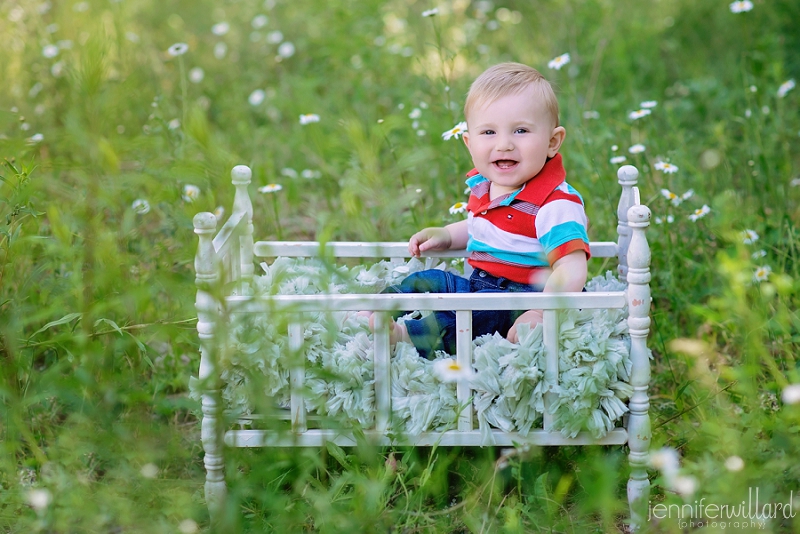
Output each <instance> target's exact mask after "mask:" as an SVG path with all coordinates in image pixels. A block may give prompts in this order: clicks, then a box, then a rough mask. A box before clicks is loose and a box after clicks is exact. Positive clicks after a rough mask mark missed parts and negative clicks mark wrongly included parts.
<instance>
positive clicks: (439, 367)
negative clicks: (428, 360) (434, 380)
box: [433, 358, 472, 382]
mask: <svg viewBox="0 0 800 534" xmlns="http://www.w3.org/2000/svg"><path fill="white" fill-rule="evenodd" d="M433 372H434V374H435V375H436V376H437V377H438V378H439V380H441V381H442V382H460V381H462V380H469V379H470V378H472V369H469V368H467V367H463V366H461V365H460V364H459V363H458V362H457V361H455V360H454V359H452V358H444V359H441V360H437V361H435V362H433Z"/></svg>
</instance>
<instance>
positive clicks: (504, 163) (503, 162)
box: [494, 159, 518, 169]
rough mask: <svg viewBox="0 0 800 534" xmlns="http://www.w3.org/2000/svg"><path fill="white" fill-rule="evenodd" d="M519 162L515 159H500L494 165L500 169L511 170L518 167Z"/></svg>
mask: <svg viewBox="0 0 800 534" xmlns="http://www.w3.org/2000/svg"><path fill="white" fill-rule="evenodd" d="M517 163H518V162H517V161H515V160H513V159H498V160H496V161H494V165H495V166H496V167H498V168H500V169H511V168H513V167H515V166H516V165H517Z"/></svg>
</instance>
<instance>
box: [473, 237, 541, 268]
mask: <svg viewBox="0 0 800 534" xmlns="http://www.w3.org/2000/svg"><path fill="white" fill-rule="evenodd" d="M467 251H468V252H486V253H487V254H491V255H492V256H494V257H495V258H497V259H498V260H502V261H507V262H510V263H515V264H517V265H525V266H529V267H549V266H550V264H549V263H548V262H547V258H546V257H545V256H544V255H542V254H537V253H527V254H519V253H514V252H508V251H507V250H500V249H497V248H494V247H492V246H490V245H487V244H486V243H483V242H481V241H478V240H477V239H475V238H474V237H470V238H469V241H468V242H467Z"/></svg>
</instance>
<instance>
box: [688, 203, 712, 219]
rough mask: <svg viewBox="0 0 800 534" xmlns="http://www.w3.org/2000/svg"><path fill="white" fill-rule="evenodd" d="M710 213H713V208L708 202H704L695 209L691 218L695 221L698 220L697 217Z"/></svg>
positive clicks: (700, 217)
mask: <svg viewBox="0 0 800 534" xmlns="http://www.w3.org/2000/svg"><path fill="white" fill-rule="evenodd" d="M709 213H711V208H709V207H708V206H707V205H706V204H703V207H702V208H698V209H696V210H694V213H692V214H691V215H689V219H691V220H692V221H693V222H697V219H702V218H703V217H705V216H706V215H708V214H709Z"/></svg>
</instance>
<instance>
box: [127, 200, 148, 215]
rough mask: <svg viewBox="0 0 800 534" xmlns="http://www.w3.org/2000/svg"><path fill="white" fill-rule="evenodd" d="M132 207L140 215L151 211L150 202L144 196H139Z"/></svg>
mask: <svg viewBox="0 0 800 534" xmlns="http://www.w3.org/2000/svg"><path fill="white" fill-rule="evenodd" d="M131 209H132V210H133V211H134V212H136V214H138V215H144V214H146V213H150V203H149V202H148V201H146V200H145V199H143V198H137V199H136V200H134V201H133V204H131Z"/></svg>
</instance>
